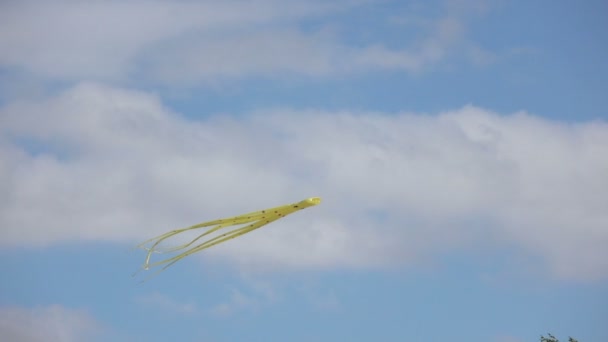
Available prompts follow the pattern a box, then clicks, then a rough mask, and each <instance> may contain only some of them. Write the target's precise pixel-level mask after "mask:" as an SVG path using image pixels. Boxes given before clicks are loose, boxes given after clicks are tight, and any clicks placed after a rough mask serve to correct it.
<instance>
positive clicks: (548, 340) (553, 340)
mask: <svg viewBox="0 0 608 342" xmlns="http://www.w3.org/2000/svg"><path fill="white" fill-rule="evenodd" d="M547 336H548V337H545V336H542V335H541V336H540V342H559V340H558V339H557V337H555V336H553V335H551V334H547ZM568 342H578V340H577V339H575V338H572V337H568Z"/></svg>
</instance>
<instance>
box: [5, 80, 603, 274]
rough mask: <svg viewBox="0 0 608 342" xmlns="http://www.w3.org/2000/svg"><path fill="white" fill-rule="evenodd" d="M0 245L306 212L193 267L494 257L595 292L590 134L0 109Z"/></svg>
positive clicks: (464, 115) (501, 120)
mask: <svg viewBox="0 0 608 342" xmlns="http://www.w3.org/2000/svg"><path fill="white" fill-rule="evenodd" d="M0 127H2V128H1V129H2V130H3V131H2V135H1V137H2V139H0V186H1V187H2V189H1V191H0V227H2V228H1V231H0V234H1V239H0V241H1V242H0V243H1V244H3V245H5V246H11V245H12V246H20V245H46V244H52V243H57V242H60V241H66V240H68V241H69V240H76V241H80V240H111V241H136V240H143V239H145V238H148V237H151V236H153V235H155V234H157V233H161V232H163V231H165V230H167V229H170V228H176V227H180V226H186V225H190V224H192V223H195V222H200V221H204V220H207V219H214V218H219V217H223V216H231V215H235V214H239V213H242V212H247V211H251V210H257V209H263V208H264V207H267V206H274V205H279V204H283V203H289V202H291V201H297V200H300V199H303V198H306V197H310V196H317V195H318V196H321V197H323V200H324V201H323V203H322V204H321V205H320V206H317V207H314V208H310V209H307V210H306V211H304V212H302V213H298V214H294V215H293V217H288V218H286V219H284V220H282V221H280V222H277V223H275V224H273V225H270V226H268V227H264V228H263V229H262V230H260V231H256V232H254V233H251V234H248V235H247V236H244V237H242V238H239V239H235V240H232V241H230V242H229V243H226V244H222V245H220V246H217V247H214V248H212V249H210V250H208V252H207V253H204V255H205V256H207V257H209V258H212V259H214V260H218V261H224V262H231V263H236V264H239V265H242V266H244V267H247V268H249V269H267V270H269V271H272V270H277V269H283V268H286V267H287V268H298V267H300V268H334V267H385V266H391V265H401V264H408V263H417V262H420V261H421V260H426V259H427V258H432V257H433V256H436V255H445V254H446V253H455V252H457V251H458V250H463V249H466V250H478V251H481V252H482V253H491V249H492V248H494V247H496V248H500V247H512V248H514V249H515V250H517V251H520V252H521V253H524V255H526V256H528V257H530V258H531V259H530V260H532V258H540V260H542V261H543V263H544V265H547V267H548V269H549V270H550V272H552V273H553V274H555V275H558V276H563V277H583V278H588V279H593V278H603V277H606V276H608V264H607V262H606V260H608V250H606V249H605V248H604V246H605V245H606V243H608V215H607V214H606V211H605V208H606V207H608V196H607V195H606V194H607V193H608V178H606V177H605V175H606V174H608V150H607V146H608V125H607V124H606V123H603V122H588V123H579V124H567V123H559V122H554V121H550V120H546V119H541V118H538V117H535V116H532V115H529V114H526V113H516V114H511V115H498V114H495V113H492V112H489V111H486V110H483V109H480V108H476V107H472V106H467V107H464V108H462V109H459V110H455V111H452V112H446V113H442V114H439V115H434V116H429V115H415V114H407V113H401V114H394V115H388V114H382V113H351V112H337V113H334V112H318V111H289V110H282V111H280V112H279V111H276V112H275V111H263V112H258V113H252V114H251V115H249V116H245V117H243V118H240V119H239V120H237V119H236V118H227V117H208V118H205V119H202V120H201V121H190V120H186V119H184V118H181V117H180V116H179V115H178V114H175V113H172V112H171V111H169V110H168V109H166V108H164V107H163V106H162V104H161V103H160V101H159V100H158V99H157V98H155V97H153V96H150V95H148V94H145V93H142V92H134V91H128V90H120V89H113V88H108V87H103V86H99V85H94V84H83V85H80V86H78V87H75V88H73V89H71V90H69V91H67V92H65V93H64V94H61V95H59V96H57V97H55V98H50V99H48V100H45V101H30V102H20V103H14V104H12V105H9V106H6V107H4V108H2V109H0Z"/></svg>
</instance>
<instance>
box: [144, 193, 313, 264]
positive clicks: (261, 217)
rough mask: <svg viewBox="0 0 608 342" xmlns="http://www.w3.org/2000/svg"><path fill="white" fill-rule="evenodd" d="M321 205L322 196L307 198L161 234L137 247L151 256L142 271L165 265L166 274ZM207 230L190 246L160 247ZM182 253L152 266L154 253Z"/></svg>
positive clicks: (187, 244)
mask: <svg viewBox="0 0 608 342" xmlns="http://www.w3.org/2000/svg"><path fill="white" fill-rule="evenodd" d="M319 203H321V199H320V198H319V197H311V198H307V199H305V200H303V201H300V202H297V203H293V204H288V205H282V206H280V207H275V208H270V209H265V210H260V211H255V212H252V213H248V214H243V215H239V216H234V217H230V218H224V219H219V220H214V221H209V222H203V223H199V224H196V225H194V226H190V227H187V228H182V229H176V230H172V231H170V232H168V233H165V234H163V235H160V236H157V237H155V238H152V239H150V240H147V241H144V242H143V243H141V244H140V245H138V246H137V247H138V248H142V249H144V250H146V251H148V254H147V255H146V261H145V262H144V265H143V267H142V268H143V269H144V270H147V269H149V268H150V267H155V266H161V265H164V266H163V268H162V269H160V270H159V272H160V271H163V270H165V269H166V268H167V267H169V266H171V265H173V264H174V263H176V262H178V261H179V260H181V259H182V258H185V257H187V256H188V255H190V254H193V253H196V252H200V251H202V250H203V249H206V248H209V247H211V246H215V245H217V244H219V243H222V242H225V241H228V240H230V239H234V238H235V237H237V236H241V235H243V234H246V233H249V232H250V231H252V230H255V229H258V228H260V227H262V226H265V225H267V224H269V223H271V222H273V221H276V220H278V219H280V218H282V217H285V216H287V215H289V214H291V213H294V212H296V211H298V210H302V209H304V208H308V207H312V206H314V205H317V204H319ZM246 223H249V224H248V225H246V226H244V227H240V228H237V229H234V230H231V231H228V232H226V233H223V234H221V235H219V236H216V237H214V238H212V239H209V240H207V241H205V242H202V243H199V244H198V245H195V246H194V247H191V246H192V245H193V244H194V243H195V242H197V241H198V240H200V239H201V238H202V237H204V236H206V235H209V234H211V233H213V232H216V231H218V230H219V229H222V228H226V227H231V226H238V225H242V224H246ZM206 227H208V229H207V231H205V232H204V233H202V234H200V235H199V236H197V237H196V238H195V239H193V240H192V241H190V242H188V243H186V244H183V245H180V246H176V247H171V248H160V247H159V244H160V243H161V242H163V241H164V240H166V239H168V238H170V237H172V236H174V235H177V234H179V233H183V232H185V231H190V230H194V229H199V228H206ZM180 250H184V251H183V252H181V253H180V254H178V255H176V256H174V257H170V258H167V259H164V260H160V261H156V262H152V263H150V258H151V256H152V253H170V252H177V251H180Z"/></svg>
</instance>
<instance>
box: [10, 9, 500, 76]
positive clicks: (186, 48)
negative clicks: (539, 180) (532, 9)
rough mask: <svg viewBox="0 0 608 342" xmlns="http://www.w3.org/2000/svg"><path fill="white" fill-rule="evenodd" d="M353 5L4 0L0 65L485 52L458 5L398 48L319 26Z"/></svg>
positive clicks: (98, 72)
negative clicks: (355, 40) (355, 41)
mask: <svg viewBox="0 0 608 342" xmlns="http://www.w3.org/2000/svg"><path fill="white" fill-rule="evenodd" d="M361 6H363V7H364V6H373V2H371V3H368V2H366V1H356V0H352V1H351V0H344V1H331V2H323V1H306V2H301V1H276V0H258V1H253V2H252V1H223V2H217V1H215V2H214V1H197V2H193V1H173V2H167V1H141V0H128V1H69V0H56V1H45V2H43V3H40V2H34V1H17V2H4V3H2V4H1V5H0V21H1V22H2V23H3V30H2V31H1V32H0V50H1V51H2V52H3V53H2V54H0V66H2V67H4V68H5V70H15V69H16V70H19V71H22V72H24V73H25V74H26V75H28V76H27V77H26V76H24V79H26V80H29V79H31V76H32V75H38V76H41V77H43V79H47V80H61V81H64V80H68V81H79V80H98V81H99V80H101V81H112V82H135V81H141V80H147V81H155V82H160V83H170V84H173V83H178V84H184V83H185V84H190V83H195V84H196V83H201V82H203V83H206V82H213V81H216V80H218V79H223V78H234V77H247V76H251V75H265V76H281V75H285V73H287V74H298V75H308V76H317V77H318V76H326V75H334V74H341V73H350V72H359V71H366V70H370V69H377V68H380V69H396V70H405V71H409V72H411V71H420V70H423V69H426V68H428V67H430V66H433V65H435V64H436V63H438V62H440V61H442V60H445V59H446V58H447V57H448V56H449V55H450V54H452V53H455V52H457V51H458V50H459V49H460V48H461V47H462V46H470V54H471V56H473V58H474V60H479V59H480V58H481V57H482V56H486V55H488V54H489V53H488V52H484V51H483V50H482V49H481V48H480V47H478V46H476V45H475V44H473V43H471V42H467V40H466V38H465V37H464V33H465V30H464V27H465V24H466V20H467V19H465V16H464V15H463V14H462V13H460V12H464V11H460V12H458V11H454V10H453V9H452V8H451V7H449V8H448V9H446V13H445V15H444V16H440V17H438V18H432V19H428V18H424V20H425V21H427V22H430V24H428V25H424V27H416V29H417V31H416V32H417V33H416V34H415V35H414V36H415V37H416V38H415V39H414V41H412V42H402V44H401V45H403V46H404V47H401V48H395V47H387V46H386V44H385V43H384V42H383V41H382V37H380V36H378V37H376V38H375V39H374V41H373V42H371V43H370V44H369V45H367V46H365V45H364V46H357V45H352V44H349V43H348V41H349V39H350V38H349V37H342V36H340V35H339V34H336V33H334V34H331V33H329V32H331V31H332V30H331V29H328V27H332V25H334V24H333V23H332V19H331V15H339V14H340V13H347V12H348V9H351V8H356V7H361ZM311 19H312V20H319V21H320V22H321V23H322V24H320V25H319V27H320V28H319V29H316V30H312V29H304V27H305V22H306V20H311ZM392 29H393V30H394V29H400V28H395V27H393V28H392ZM401 29H403V28H401ZM387 30H388V29H387ZM338 31H339V30H338ZM467 49H469V48H467ZM484 60H487V58H485V59H484ZM17 79H19V78H17ZM24 82H25V81H24Z"/></svg>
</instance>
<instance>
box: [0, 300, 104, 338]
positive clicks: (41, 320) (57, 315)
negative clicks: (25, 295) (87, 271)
mask: <svg viewBox="0 0 608 342" xmlns="http://www.w3.org/2000/svg"><path fill="white" fill-rule="evenodd" d="M98 331H99V324H98V323H97V322H96V321H95V320H94V319H93V318H92V317H91V316H90V315H89V314H87V313H86V312H81V311H79V310H72V309H67V308H64V307H62V306H59V305H53V306H49V307H41V308H33V309H26V308H20V307H0V335H1V336H2V338H3V339H4V340H6V341H14V342H43V341H61V342H78V341H86V340H88V339H89V338H91V337H92V336H93V334H95V333H96V332H98Z"/></svg>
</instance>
